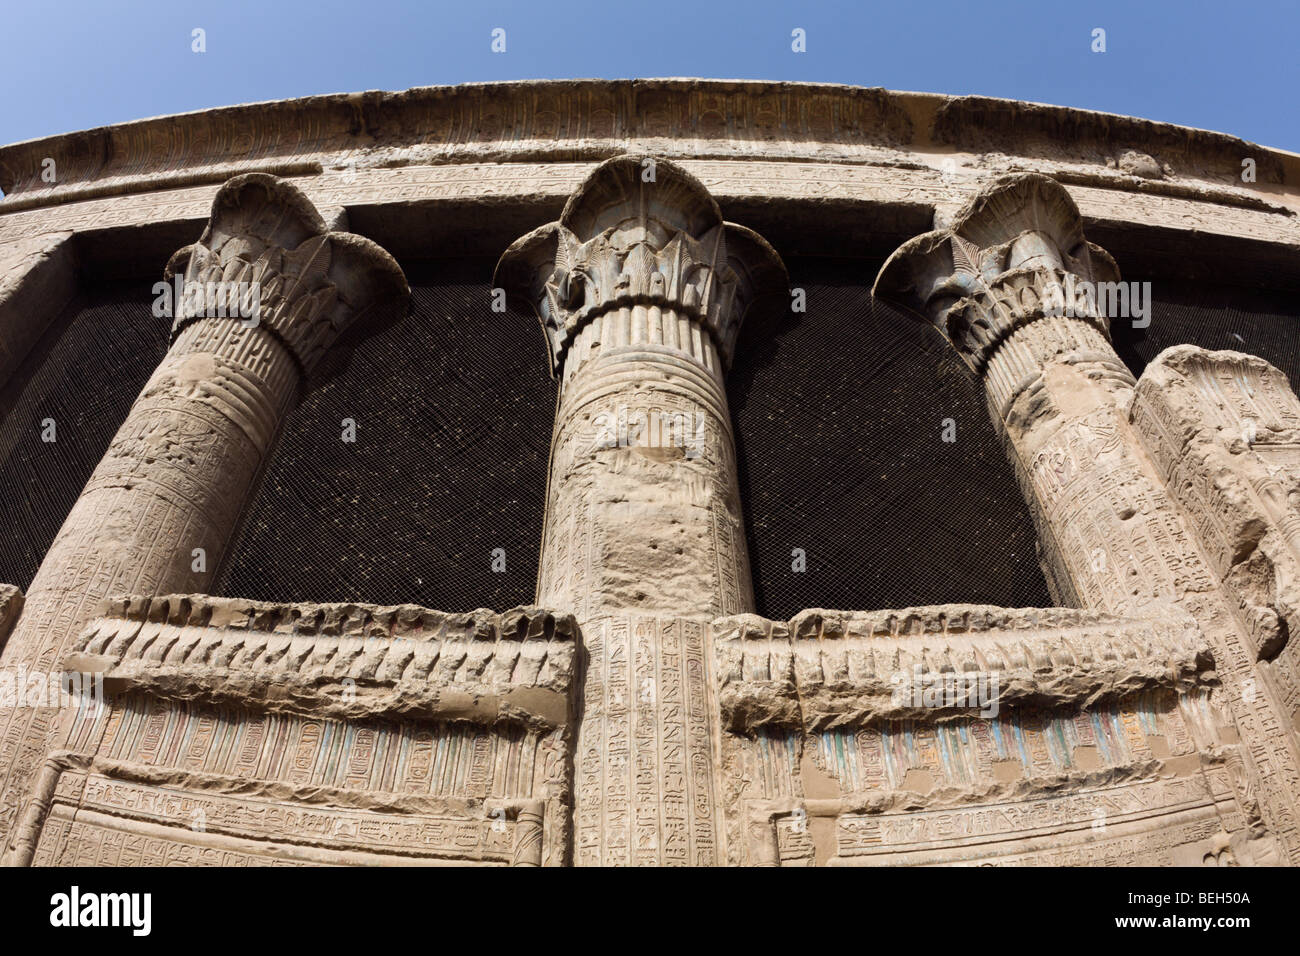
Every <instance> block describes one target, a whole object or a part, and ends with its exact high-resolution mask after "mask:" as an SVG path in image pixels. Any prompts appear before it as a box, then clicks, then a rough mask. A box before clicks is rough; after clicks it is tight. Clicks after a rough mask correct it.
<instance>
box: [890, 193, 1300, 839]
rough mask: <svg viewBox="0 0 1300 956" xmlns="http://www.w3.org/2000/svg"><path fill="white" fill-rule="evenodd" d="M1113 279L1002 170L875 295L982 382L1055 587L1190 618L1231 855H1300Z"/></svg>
mask: <svg viewBox="0 0 1300 956" xmlns="http://www.w3.org/2000/svg"><path fill="white" fill-rule="evenodd" d="M1118 280H1119V271H1118V269H1117V267H1116V265H1115V262H1114V260H1113V259H1112V258H1111V257H1110V256H1109V255H1108V254H1107V253H1106V252H1105V251H1104V250H1103V249H1101V248H1100V247H1098V246H1096V245H1093V244H1092V243H1089V242H1088V241H1087V240H1086V239H1085V238H1084V235H1083V225H1082V219H1081V217H1080V215H1079V211H1078V209H1077V207H1076V206H1075V204H1074V201H1073V200H1072V199H1071V198H1070V196H1069V194H1068V193H1067V192H1066V190H1065V189H1064V188H1063V187H1062V186H1060V185H1059V184H1058V183H1056V182H1055V181H1053V180H1051V179H1048V178H1047V177H1044V176H1040V175H1036V174H1028V175H1019V176H1012V177H1008V178H1005V179H1002V180H999V181H998V182H996V183H994V184H993V185H991V186H989V187H987V188H985V189H984V190H982V191H981V192H980V193H979V194H978V195H976V196H975V197H974V198H973V199H972V200H971V201H970V202H969V203H967V204H966V206H964V207H963V208H962V209H961V210H960V212H958V213H957V215H956V216H955V218H954V220H953V221H952V223H951V225H950V226H949V227H948V228H947V229H942V230H938V231H935V232H930V233H927V234H925V235H922V236H918V237H917V238H915V239H913V240H911V241H909V242H907V243H905V244H904V245H903V246H902V247H900V248H899V249H898V251H896V252H895V253H894V254H893V255H892V256H891V257H890V259H889V261H888V262H886V263H885V265H884V267H883V268H882V269H881V271H880V275H879V276H878V277H877V280H876V286H875V294H876V295H879V296H881V297H882V298H886V299H890V300H893V301H895V302H897V303H899V304H901V305H903V306H905V307H908V308H910V309H911V310H912V311H914V312H916V313H918V314H919V315H921V316H922V317H924V318H925V319H927V320H928V321H930V322H931V323H933V324H934V325H935V326H936V327H937V328H938V329H939V331H940V332H941V333H942V334H943V335H944V336H945V337H946V338H947V339H948V341H949V342H950V343H951V344H952V346H953V347H954V348H955V349H956V350H957V352H958V353H959V354H960V355H961V357H962V358H963V360H964V361H965V363H966V365H967V366H968V367H969V368H970V369H971V370H972V371H973V372H974V373H975V374H976V375H977V376H978V377H979V378H980V380H981V382H982V383H983V385H984V389H985V393H986V396H987V399H988V406H989V414H990V416H991V417H992V419H993V422H994V426H995V427H996V428H997V429H998V431H999V433H1000V434H1001V435H1002V436H1003V438H1004V441H1005V442H1006V445H1007V451H1008V455H1009V456H1010V458H1011V461H1012V464H1013V466H1014V467H1015V471H1016V475H1017V478H1018V480H1019V482H1020V484H1021V488H1022V491H1023V492H1024V495H1025V499H1026V501H1027V502H1028V503H1029V506H1030V509H1031V511H1032V512H1033V515H1034V521H1035V524H1036V526H1037V529H1038V536H1039V548H1040V556H1041V559H1042V563H1043V567H1044V572H1045V574H1046V576H1047V579H1048V584H1049V587H1050V588H1051V590H1052V593H1053V596H1054V597H1055V598H1056V600H1057V601H1058V602H1059V603H1061V604H1066V605H1072V606H1077V607H1084V608H1094V609H1099V610H1107V611H1112V612H1116V613H1121V614H1130V613H1136V612H1139V611H1142V612H1147V613H1150V612H1152V611H1156V610H1157V609H1158V607H1159V606H1160V605H1161V604H1166V605H1167V604H1177V605H1181V606H1182V607H1184V608H1186V609H1187V610H1188V611H1190V612H1191V613H1192V614H1193V616H1194V617H1196V619H1197V621H1198V622H1199V623H1200V625H1201V627H1202V629H1204V631H1205V632H1206V634H1207V635H1208V636H1209V637H1210V638H1211V640H1212V642H1213V643H1214V646H1215V656H1216V659H1217V662H1218V666H1219V671H1220V675H1221V676H1222V678H1223V679H1224V683H1225V689H1226V690H1227V696H1228V699H1229V701H1230V703H1231V706H1232V711H1233V718H1234V720H1235V722H1236V724H1237V726H1238V728H1239V730H1240V731H1242V732H1243V733H1244V735H1245V739H1247V740H1249V741H1251V742H1252V743H1251V747H1250V749H1249V751H1243V752H1242V753H1241V754H1237V753H1235V752H1234V753H1229V754H1226V755H1225V759H1226V760H1227V761H1228V763H1229V766H1230V768H1232V769H1234V770H1235V773H1236V778H1237V779H1236V783H1237V785H1238V795H1239V802H1240V803H1241V806H1242V809H1243V813H1244V814H1245V818H1246V821H1247V823H1248V824H1249V836H1250V837H1251V840H1250V846H1242V847H1240V848H1239V852H1238V853H1237V856H1238V859H1242V858H1243V857H1244V858H1250V859H1253V860H1255V861H1257V862H1265V861H1267V860H1269V859H1270V858H1271V856H1272V854H1273V853H1274V851H1275V849H1276V850H1278V851H1280V852H1282V853H1284V854H1285V855H1286V856H1288V857H1290V859H1291V860H1292V861H1293V862H1296V861H1300V831H1298V830H1297V808H1296V804H1295V795H1296V794H1297V793H1300V772H1298V771H1300V761H1298V760H1297V755H1296V752H1295V749H1294V748H1293V747H1292V746H1291V744H1290V742H1289V740H1287V739H1286V735H1281V734H1277V733H1270V732H1269V730H1268V728H1269V727H1271V726H1276V725H1277V723H1278V718H1279V717H1280V715H1279V714H1277V713H1275V712H1274V710H1275V705H1274V703H1273V702H1272V701H1270V700H1268V699H1265V698H1264V697H1263V696H1261V695H1258V694H1255V693H1253V692H1252V691H1251V688H1252V687H1253V686H1254V679H1255V678H1254V674H1255V671H1254V666H1255V660H1254V655H1253V654H1252V652H1251V642H1250V640H1249V637H1248V630H1247V627H1246V624H1245V622H1243V621H1242V620H1241V619H1240V618H1239V616H1238V615H1237V614H1236V604H1237V602H1236V601H1235V600H1232V599H1230V598H1229V597H1228V596H1226V595H1225V592H1224V591H1223V589H1222V587H1221V583H1220V581H1219V580H1218V579H1217V578H1216V576H1215V575H1214V574H1213V573H1212V572H1211V570H1210V567H1209V564H1208V563H1207V560H1206V556H1205V553H1204V551H1203V549H1202V547H1201V545H1200V543H1199V542H1198V540H1197V536H1196V534H1195V530H1194V529H1193V528H1191V527H1190V526H1189V524H1188V522H1187V520H1186V518H1185V517H1184V516H1183V514H1182V513H1181V512H1180V511H1179V510H1178V508H1177V507H1176V506H1175V505H1174V503H1173V502H1172V501H1171V499H1170V496H1169V494H1168V492H1167V490H1166V487H1165V484H1164V482H1163V481H1162V480H1161V478H1160V475H1159V473H1158V471H1157V469H1156V468H1155V467H1154V465H1153V462H1152V461H1151V459H1150V457H1149V455H1148V454H1147V453H1146V451H1145V450H1144V449H1143V446H1142V442H1141V440H1140V438H1139V437H1138V436H1137V435H1136V434H1135V432H1134V429H1133V427H1132V425H1131V424H1130V421H1129V415H1128V409H1129V406H1130V404H1131V402H1132V399H1133V394H1134V387H1135V384H1136V383H1135V381H1134V379H1133V376H1132V374H1131V373H1130V372H1129V371H1128V369H1127V368H1126V367H1125V366H1124V363H1123V362H1122V361H1121V360H1120V358H1119V356H1118V355H1116V353H1115V351H1114V349H1113V348H1112V346H1111V344H1110V338H1109V334H1110V330H1109V323H1108V317H1107V315H1106V314H1105V311H1104V310H1103V309H1101V308H1099V305H1098V301H1099V297H1098V295H1097V292H1098V291H1101V292H1103V293H1104V292H1107V291H1108V289H1107V287H1106V286H1104V285H1102V284H1104V283H1116V282H1118ZM1107 301H1115V300H1114V299H1112V298H1110V297H1109V296H1107ZM1243 692H1244V693H1243ZM1243 758H1244V759H1243Z"/></svg>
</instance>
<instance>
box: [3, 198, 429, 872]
mask: <svg viewBox="0 0 1300 956" xmlns="http://www.w3.org/2000/svg"><path fill="white" fill-rule="evenodd" d="M174 272H181V273H183V276H184V280H185V287H186V288H187V289H193V290H206V292H207V294H202V295H198V296H195V297H194V298H190V297H189V296H188V295H187V296H186V297H184V298H182V299H181V300H180V302H179V304H178V307H177V308H176V310H175V313H174V314H175V316H176V319H175V323H174V326H173V332H172V345H171V348H170V349H169V350H168V352H167V354H166V356H165V357H164V358H163V361H162V363H161V364H160V365H159V366H158V369H157V370H156V371H155V372H154V374H153V376H152V377H151V378H150V380H149V382H148V384H146V385H145V387H144V390H143V391H142V392H141V393H140V397H139V398H138V399H137V400H136V403H135V405H134V406H133V407H132V409H131V412H130V414H129V415H128V416H127V419H126V421H125V422H124V423H123V425H122V427H121V428H120V429H119V431H118V433H117V435H116V437H115V438H114V439H113V442H112V444H111V445H110V446H109V449H108V452H107V453H106V454H105V456H104V458H103V460H102V461H101V462H100V464H99V466H98V467H97V468H96V469H95V472H94V474H93V475H92V476H91V478H90V481H89V482H87V484H86V487H85V489H84V490H83V491H82V493H81V497H80V498H79V499H78V500H77V503H76V504H75V505H74V506H73V508H72V511H71V513H70V514H69V515H68V518H67V520H66V521H65V522H64V524H63V527H62V529H61V530H60V531H59V534H58V536H57V537H56V538H55V540H54V543H53V545H51V547H50V550H49V552H48V553H47V555H46V557H45V560H44V561H43V562H42V564H41V567H40V570H39V571H38V573H37V575H36V578H35V580H34V581H33V582H32V586H31V588H30V589H29V591H28V595H27V601H26V605H25V608H24V610H23V614H22V617H21V618H20V620H19V622H18V625H17V627H16V628H15V630H14V633H13V635H12V637H11V638H10V640H9V642H8V644H7V645H6V647H5V649H4V655H3V666H4V667H5V669H6V670H11V671H20V672H27V673H32V672H36V673H41V674H50V673H57V672H58V670H59V668H60V666H61V662H62V660H63V657H64V655H65V653H66V651H67V649H68V646H69V644H70V643H71V641H72V640H74V639H75V637H76V636H77V634H78V632H79V631H80V629H81V628H82V626H83V625H84V624H85V623H86V622H87V621H88V620H89V619H90V618H91V617H92V616H93V613H94V611H95V608H96V606H97V605H98V604H99V603H100V602H102V601H103V600H104V599H105V598H107V597H109V596H113V595H120V594H128V593H130V594H142V595H151V594H166V593H193V592H198V593H203V592H206V591H207V590H208V589H209V587H210V584H211V582H212V580H213V578H214V576H215V574H216V572H217V570H218V568H219V566H220V563H221V560H222V557H223V556H224V554H225V551H226V548H227V546H228V545H229V543H230V541H231V539H232V536H233V535H234V532H235V530H236V527H237V524H238V521H239V518H240V516H241V514H242V512H243V509H244V505H245V503H246V501H247V500H248V498H249V496H250V495H251V493H252V491H253V488H254V486H255V483H256V480H257V478H258V475H259V474H260V472H261V469H262V467H263V464H264V463H265V461H266V458H267V456H268V454H269V453H270V451H271V449H272V446H273V444H274V441H275V438H276V435H277V433H278V430H279V427H280V425H281V423H282V422H283V420H284V417H285V415H286V414H287V413H288V411H289V410H290V409H291V408H292V406H293V404H294V401H295V399H296V396H297V394H298V391H299V388H300V386H301V384H302V382H303V379H304V377H305V376H309V375H310V374H311V373H312V371H313V369H315V368H316V367H317V365H318V364H319V363H320V360H321V359H322V357H323V356H324V355H325V353H326V351H327V350H328V349H329V348H330V346H331V345H332V344H333V343H334V341H335V340H336V339H337V338H338V336H339V335H340V334H341V333H342V332H343V331H344V330H345V329H346V328H347V327H348V326H349V325H350V324H352V323H353V322H354V321H356V320H357V319H358V317H359V316H361V315H363V314H367V313H370V312H371V311H373V310H377V309H388V308H396V307H398V305H399V303H400V302H401V300H402V298H403V297H404V296H405V295H406V294H407V289H406V282H405V279H404V277H403V275H402V272H401V270H400V269H399V268H398V266H397V264H396V263H395V262H394V261H393V260H392V258H391V257H390V256H389V255H388V254H387V253H386V252H384V251H383V250H382V249H380V248H379V247H378V246H377V245H375V244H374V243H372V242H370V241H369V240H367V239H363V238H361V237H360V236H354V235H351V234H348V233H339V232H329V231H327V229H326V227H325V224H324V222H323V221H322V220H321V217H320V215H319V214H318V213H317V211H316V210H315V208H314V207H313V206H312V205H311V203H310V202H309V201H308V200H307V199H306V197H305V196H303V194H302V193H301V192H299V191H298V190H297V189H296V188H294V187H293V186H292V185H290V184H289V183H287V182H284V181H281V180H279V179H276V178H275V177H272V176H267V175H264V174H249V175H244V176H238V177H236V178H234V179H232V180H230V181H229V182H228V183H226V184H225V185H224V186H223V187H222V188H221V190H220V191H219V192H218V193H217V196H216V199H215V200H214V202H213V206H212V215H211V218H210V219H209V220H208V225H207V228H206V229H205V231H204V233H203V236H202V237H201V238H200V240H199V241H198V243H196V244H195V245H193V246H188V247H186V248H185V249H182V250H180V251H179V252H178V253H177V254H176V255H175V256H173V257H172V261H171V263H169V264H168V279H169V281H170V280H171V278H172V274H173V273H174ZM218 283H220V285H217V284H218ZM241 283H242V285H240V284H241ZM214 293H215V294H214ZM249 305H256V306H257V308H256V311H255V312H252V310H251V309H248V308H247V307H248V306H249ZM240 306H243V307H245V310H246V311H248V312H251V314H250V315H249V317H248V318H243V317H241V316H240V315H239V314H238V313H239V307H240ZM232 313H234V314H232ZM60 716H61V715H60V713H59V711H58V710H57V709H56V708H53V707H19V708H15V709H10V710H8V711H6V712H5V713H4V714H3V716H2V717H0V720H3V725H2V726H3V737H2V738H0V779H2V780H3V790H2V791H0V833H3V834H4V846H6V847H8V846H9V845H10V842H11V839H12V837H13V832H12V830H13V824H14V820H15V818H16V817H17V815H18V813H19V810H20V807H21V805H22V804H23V802H24V801H26V800H27V798H28V790H29V788H30V786H31V784H32V782H33V780H34V778H35V774H36V771H37V770H38V768H39V767H40V765H41V762H42V761H43V760H44V758H45V754H46V752H47V751H48V750H49V749H50V748H51V746H57V744H58V725H59V721H60Z"/></svg>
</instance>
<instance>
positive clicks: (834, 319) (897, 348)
mask: <svg viewBox="0 0 1300 956" xmlns="http://www.w3.org/2000/svg"><path fill="white" fill-rule="evenodd" d="M787 265H788V266H789V268H790V279H791V285H792V286H793V287H796V288H801V289H803V290H804V292H805V294H806V310H807V311H806V312H805V313H804V314H802V315H799V314H795V313H793V312H791V311H790V310H789V309H788V307H787V308H786V309H783V310H779V311H778V310H776V309H772V310H765V311H764V313H763V314H762V315H760V316H757V317H754V318H755V320H754V321H752V322H749V323H748V324H747V325H746V327H745V329H744V330H743V331H742V333H741V342H740V346H739V348H738V349H737V359H736V362H735V365H734V366H733V369H732V372H731V378H730V381H729V383H728V386H729V387H728V392H729V395H728V401H729V402H730V404H731V412H732V417H733V419H734V420H735V424H736V431H737V453H738V456H739V460H740V484H741V498H742V500H743V502H744V506H745V518H746V525H747V529H746V530H747V537H748V541H749V556H750V562H751V565H752V567H753V572H752V573H753V578H754V590H755V598H756V600H757V603H758V611H759V613H760V614H763V615H765V616H767V617H770V618H789V617H791V616H793V615H794V614H795V613H797V612H798V611H800V610H802V609H804V608H809V607H825V608H844V609H861V610H865V609H877V608H892V607H910V606H915V605H924V604H945V603H954V602H969V603H980V604H998V605H1004V606H1012V607H1028V606H1044V605H1051V604H1052V603H1053V602H1052V599H1051V597H1050V596H1049V595H1048V592H1047V585H1046V583H1045V582H1044V580H1043V575H1042V572H1041V571H1040V569H1039V567H1038V559H1037V556H1036V554H1035V535H1034V529H1033V524H1032V522H1031V519H1030V517H1029V512H1028V509H1027V508H1026V506H1025V504H1024V501H1023V499H1022V498H1021V496H1020V491H1019V488H1018V487H1017V485H1016V482H1015V478H1014V476H1013V474H1012V471H1011V466H1010V465H1009V464H1008V462H1007V459H1006V455H1005V453H1004V451H1003V449H1002V446H1001V444H1000V443H999V441H998V439H997V436H996V435H995V434H994V431H993V426H992V424H991V423H990V422H989V418H988V412H987V411H986V409H985V405H984V398H983V395H982V393H981V391H980V389H979V386H978V384H977V383H976V382H975V381H974V380H973V379H972V378H971V376H970V375H969V374H968V373H967V372H966V371H965V369H964V367H963V366H962V365H961V363H960V361H959V360H958V359H957V358H956V357H955V355H954V354H953V353H951V351H950V350H949V349H948V347H947V346H946V344H945V343H944V342H943V341H942V340H941V339H940V337H939V336H938V334H937V333H934V332H932V331H930V330H929V329H928V327H926V326H924V325H923V324H922V323H920V322H919V321H917V320H915V319H913V318H911V317H910V316H908V315H906V314H904V313H902V312H900V311H899V310H897V309H894V308H892V307H890V306H888V305H886V304H885V303H883V302H878V301H876V300H875V299H874V298H873V297H872V296H871V293H870V285H871V282H872V279H873V278H874V277H875V274H876V271H877V269H878V267H879V263H874V262H868V263H858V262H854V263H844V264H836V263H833V262H826V261H820V262H790V263H787ZM945 439H951V440H945Z"/></svg>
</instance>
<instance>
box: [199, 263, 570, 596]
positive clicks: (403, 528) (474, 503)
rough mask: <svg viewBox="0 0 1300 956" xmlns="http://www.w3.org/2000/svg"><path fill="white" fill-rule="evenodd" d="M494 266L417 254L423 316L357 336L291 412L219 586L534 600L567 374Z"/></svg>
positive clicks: (416, 312) (417, 295) (271, 592)
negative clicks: (349, 429)
mask: <svg viewBox="0 0 1300 956" xmlns="http://www.w3.org/2000/svg"><path fill="white" fill-rule="evenodd" d="M492 266H493V262H492V261H489V260H483V261H480V260H466V261H445V262H439V263H437V264H436V265H433V266H428V267H426V266H411V265H407V266H406V273H407V279H408V281H409V282H410V284H411V287H412V303H411V312H410V315H408V316H407V317H406V318H404V319H403V320H401V321H399V322H397V323H395V324H393V325H391V326H389V327H388V328H386V329H383V330H382V331H379V332H378V333H376V334H374V335H371V336H369V337H368V338H365V339H363V340H361V341H359V342H358V343H356V347H355V349H354V350H353V351H352V352H351V354H350V356H349V358H348V360H347V364H346V366H345V367H344V368H342V369H340V370H339V371H338V372H337V373H336V374H335V375H333V376H332V377H330V378H329V379H327V380H326V381H325V382H323V383H322V384H321V385H319V386H317V387H316V388H314V389H313V390H311V391H310V392H308V393H307V394H306V395H305V396H304V397H303V400H302V402H301V403H300V404H299V405H298V407H297V408H296V409H295V410H294V412H293V413H292V414H291V415H290V416H289V420H288V421H287V422H286V423H285V427H284V429H283V432H282V437H281V439H280V443H279V446H278V447H277V449H276V452H275V455H274V458H273V460H272V461H271V463H270V465H269V466H268V468H267V469H266V473H265V475H264V477H263V480H262V484H261V487H260V489H259V491H258V494H257V497H256V499H255V501H254V502H253V504H252V506H251V508H250V509H249V512H248V514H247V516H246V518H245V521H244V524H243V527H242V528H241V531H240V533H239V535H238V537H237V539H236V542H235V545H234V547H233V548H232V549H231V554H230V557H229V559H228V560H227V562H226V566H225V568H224V569H223V572H222V575H221V577H220V579H219V583H218V587H217V593H219V594H224V595H228V596H232V597H234V596H237V597H244V598H255V599H262V600H276V601H365V602H370V603H375V604H404V603H413V604H420V605H424V606H426V607H433V608H438V609H440V610H447V611H463V610H471V609H473V608H478V607H487V608H497V609H505V608H510V607H514V606H516V605H519V604H529V603H531V602H532V601H533V599H534V592H535V589H536V580H537V557H538V549H539V546H540V541H541V534H542V513H543V508H544V504H545V491H546V468H547V460H548V454H549V450H550V440H551V426H552V423H553V419H554V414H555V386H554V384H553V382H552V381H551V378H550V376H549V373H548V371H547V363H546V353H545V349H544V345H543V336H542V331H541V329H540V327H539V326H538V324H537V319H536V318H535V317H534V316H533V315H532V314H531V313H527V314H525V313H523V312H521V311H517V310H513V309H512V310H510V311H507V312H505V313H498V312H493V311H492V299H491V286H490V283H489V281H488V280H489V278H490V277H491V275H492ZM344 419H350V420H352V421H353V422H354V423H355V441H351V442H349V441H344V440H343V439H344V430H345V428H346V426H345V424H344Z"/></svg>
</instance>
